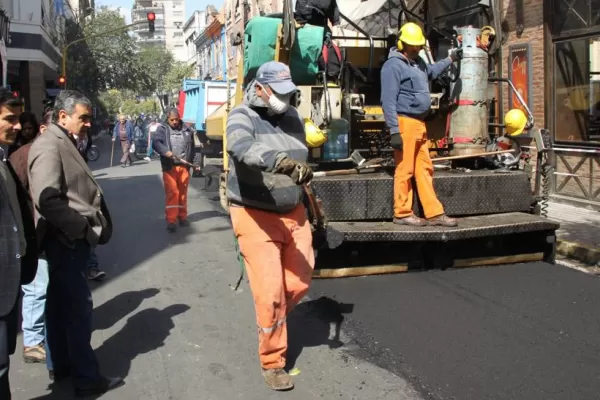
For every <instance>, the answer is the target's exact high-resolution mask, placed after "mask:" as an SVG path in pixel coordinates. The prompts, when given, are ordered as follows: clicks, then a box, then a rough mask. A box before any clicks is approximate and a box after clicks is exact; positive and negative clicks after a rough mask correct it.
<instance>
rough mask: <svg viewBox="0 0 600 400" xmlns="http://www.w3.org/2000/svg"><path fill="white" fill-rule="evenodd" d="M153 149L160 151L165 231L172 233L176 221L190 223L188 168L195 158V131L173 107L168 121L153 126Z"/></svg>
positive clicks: (187, 224) (183, 225)
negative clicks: (188, 211) (165, 220)
mask: <svg viewBox="0 0 600 400" xmlns="http://www.w3.org/2000/svg"><path fill="white" fill-rule="evenodd" d="M152 148H153V149H154V150H155V151H156V152H157V153H158V154H160V165H161V167H162V171H163V183H164V185H165V197H166V206H165V214H166V217H167V230H168V231H169V232H175V231H176V230H177V221H178V220H179V225H180V226H182V227H186V226H189V221H188V219H187V216H188V214H187V193H188V184H189V182H190V167H191V166H192V163H193V161H194V132H193V130H191V129H190V128H188V127H186V126H185V125H184V124H183V121H182V120H181V118H180V117H179V111H177V109H176V108H171V109H169V110H168V111H167V123H166V124H162V125H160V126H159V127H158V128H157V129H156V131H155V133H154V136H153V139H152ZM196 169H199V168H196Z"/></svg>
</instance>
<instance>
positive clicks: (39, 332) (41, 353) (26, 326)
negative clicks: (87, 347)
mask: <svg viewBox="0 0 600 400" xmlns="http://www.w3.org/2000/svg"><path fill="white" fill-rule="evenodd" d="M49 116H50V119H51V118H52V114H51V113H50V114H49ZM19 122H20V124H21V131H20V132H18V133H17V136H16V138H15V143H14V144H13V145H12V146H11V147H10V149H11V150H12V151H11V154H10V156H9V157H8V162H9V164H10V166H11V167H12V168H13V169H14V171H15V173H16V174H17V177H18V178H19V181H20V183H21V185H22V186H23V188H24V189H25V191H26V193H29V181H28V179H27V156H28V154H29V149H30V148H31V145H32V144H33V141H34V139H35V138H36V137H37V135H38V134H39V132H40V127H39V124H38V122H37V120H36V118H35V115H33V114H31V113H28V112H24V113H23V114H21V116H20V117H19ZM48 122H49V121H48ZM32 132H34V133H33V134H32ZM28 206H29V207H28V208H29V210H30V211H31V213H32V215H33V213H34V209H33V203H32V202H31V197H29V196H28ZM47 287H48V263H47V262H46V258H45V257H44V256H43V255H40V256H39V259H38V268H37V272H36V274H35V278H34V279H33V281H32V282H31V283H29V284H28V285H23V286H22V287H21V289H22V291H23V300H22V306H21V310H22V311H21V312H22V316H23V322H22V324H21V328H22V329H23V347H24V348H23V360H24V361H25V362H26V363H43V362H45V361H46V358H47V354H46V329H45V318H44V309H45V307H46V288H47Z"/></svg>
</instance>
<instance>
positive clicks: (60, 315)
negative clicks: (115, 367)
mask: <svg viewBox="0 0 600 400" xmlns="http://www.w3.org/2000/svg"><path fill="white" fill-rule="evenodd" d="M91 121H92V105H91V102H90V101H89V99H88V98H86V97H85V96H84V95H82V94H81V93H79V92H77V91H72V90H63V91H61V92H60V94H59V95H58V96H57V98H56V102H55V106H54V122H53V123H52V124H50V126H49V127H48V128H47V129H46V131H45V132H44V133H43V134H42V135H40V136H39V137H38V138H37V139H36V140H35V141H34V142H33V145H32V146H31V149H30V150H29V157H28V176H29V184H30V188H31V194H32V198H33V203H34V205H35V208H36V210H37V213H36V229H37V232H38V235H39V237H40V242H41V243H42V249H43V250H44V252H45V254H46V258H47V260H48V268H49V275H50V279H49V283H48V290H47V298H46V327H47V331H48V333H47V335H48V343H49V347H50V350H51V353H50V354H51V357H52V364H53V370H52V371H50V378H51V379H52V380H54V381H60V380H64V379H65V378H67V377H71V378H72V383H73V386H74V389H75V395H76V396H85V395H96V394H102V393H105V392H106V391H108V390H110V389H112V388H114V387H116V386H118V385H119V384H120V383H122V382H123V379H122V378H120V377H116V378H108V377H105V376H103V375H101V374H100V370H99V366H98V360H97V358H96V355H95V354H94V350H93V349H92V346H91V344H90V341H91V337H92V309H93V303H92V294H91V292H90V289H89V287H88V284H87V279H86V276H87V269H88V260H89V256H90V249H91V247H93V246H96V245H102V244H106V243H107V242H108V241H109V240H110V238H111V236H112V221H111V217H110V213H109V211H108V208H107V206H106V202H105V201H104V196H103V192H102V189H101V188H100V186H99V185H98V183H97V182H96V180H95V178H94V175H93V173H92V171H91V170H90V169H89V168H88V166H87V164H86V162H85V160H84V159H83V157H81V155H80V154H79V151H78V150H77V138H78V137H80V136H81V135H82V134H84V133H85V130H86V128H87V129H89V128H90V126H91Z"/></svg>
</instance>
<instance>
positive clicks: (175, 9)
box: [163, 0, 187, 62]
mask: <svg viewBox="0 0 600 400" xmlns="http://www.w3.org/2000/svg"><path fill="white" fill-rule="evenodd" d="M163 3H164V4H165V31H166V42H167V49H169V50H171V52H172V53H173V56H174V57H175V60H177V61H183V62H185V61H187V53H186V48H185V38H184V36H183V25H184V24H185V21H186V17H185V0H164V1H163Z"/></svg>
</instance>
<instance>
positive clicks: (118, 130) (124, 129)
mask: <svg viewBox="0 0 600 400" xmlns="http://www.w3.org/2000/svg"><path fill="white" fill-rule="evenodd" d="M117 139H118V142H119V143H120V144H121V152H122V153H123V155H122V156H121V167H123V168H125V167H129V166H130V165H131V153H129V149H130V148H131V144H132V143H133V124H132V123H131V121H129V120H128V119H127V118H126V117H125V115H123V114H120V115H119V122H118V123H117V124H116V125H115V128H114V130H113V137H112V141H113V143H114V142H116V141H117Z"/></svg>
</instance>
